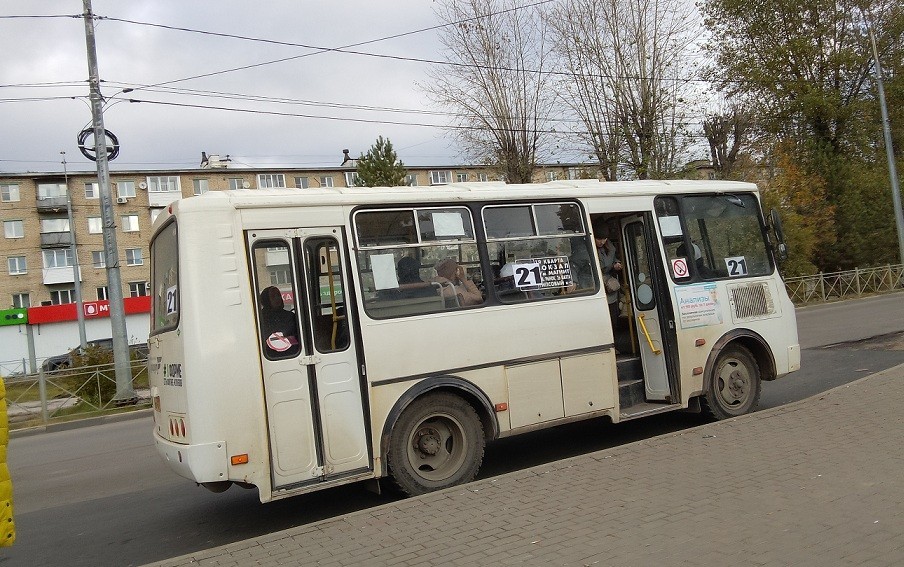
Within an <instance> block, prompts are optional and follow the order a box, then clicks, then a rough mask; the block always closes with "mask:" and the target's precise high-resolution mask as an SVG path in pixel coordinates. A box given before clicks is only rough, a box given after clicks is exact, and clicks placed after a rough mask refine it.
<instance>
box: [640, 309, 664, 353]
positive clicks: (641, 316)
mask: <svg viewBox="0 0 904 567" xmlns="http://www.w3.org/2000/svg"><path fill="white" fill-rule="evenodd" d="M643 318H644V314H643V313H641V314H640V317H638V318H637V320H638V321H640V328H641V329H642V330H643V335H644V336H645V337H646V338H647V343H649V345H650V350H652V351H653V354H659V353H660V352H662V350H660V349H658V348H656V347H654V346H653V339H651V338H650V332H649V331H647V325H646V323H644V322H643Z"/></svg>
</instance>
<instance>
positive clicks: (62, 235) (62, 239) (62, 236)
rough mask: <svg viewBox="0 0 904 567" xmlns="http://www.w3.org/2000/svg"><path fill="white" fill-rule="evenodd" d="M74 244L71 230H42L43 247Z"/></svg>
mask: <svg viewBox="0 0 904 567" xmlns="http://www.w3.org/2000/svg"><path fill="white" fill-rule="evenodd" d="M70 244H72V237H71V236H70V235H69V232H68V231H67V232H42V233H41V248H65V247H66V246H69V245H70Z"/></svg>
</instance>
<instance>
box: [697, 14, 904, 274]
mask: <svg viewBox="0 0 904 567" xmlns="http://www.w3.org/2000/svg"><path fill="white" fill-rule="evenodd" d="M703 10H704V21H705V24H706V26H707V28H708V29H709V32H710V37H711V40H710V43H709V48H710V50H711V52H712V53H713V55H714V56H715V61H716V68H715V77H716V80H717V81H718V83H719V84H720V86H721V88H722V90H723V92H725V93H726V94H727V95H728V96H739V97H742V98H743V99H744V100H748V101H753V103H754V104H753V107H752V111H753V112H754V115H755V117H756V121H757V124H758V126H759V128H761V129H762V132H763V133H764V134H765V136H766V138H765V139H768V140H770V141H771V143H773V144H779V145H780V152H779V153H780V154H781V155H782V156H783V158H790V160H791V161H784V162H783V163H784V164H785V166H786V167H789V166H791V164H793V167H794V168H795V169H798V168H799V169H800V171H799V172H797V173H796V175H797V176H798V177H800V178H802V179H803V178H805V179H810V180H815V179H819V180H822V182H821V183H816V184H803V185H800V186H799V187H798V189H795V191H798V192H799V191H812V192H814V195H812V196H810V197H808V198H807V199H804V201H806V202H809V203H810V205H811V207H812V208H810V209H808V210H807V214H808V215H812V214H814V213H819V214H820V215H823V214H825V213H826V212H827V211H831V214H832V216H831V218H829V219H825V221H826V226H829V227H831V229H832V230H833V231H834V238H831V239H828V238H820V239H817V243H818V245H815V246H812V247H807V248H808V249H809V254H810V256H809V258H808V260H809V262H811V263H812V264H814V265H815V266H817V267H818V268H819V269H821V270H823V271H830V270H836V269H843V268H847V267H854V266H866V265H870V264H876V263H884V262H889V261H894V260H895V259H896V258H895V256H896V254H893V253H892V254H891V255H887V254H888V251H889V250H890V249H889V247H888V246H886V244H885V241H886V239H887V235H888V234H889V229H890V230H891V231H893V230H894V217H893V215H892V214H891V208H890V205H889V206H886V205H887V204H888V203H889V201H890V198H891V197H890V193H889V192H888V189H885V190H884V191H883V182H882V180H881V178H880V176H879V175H878V172H879V171H880V170H882V169H884V162H885V158H884V147H883V144H882V142H881V132H882V125H881V121H880V119H879V114H878V112H879V111H878V103H877V100H876V89H875V79H874V75H873V72H874V69H873V60H872V53H871V50H870V45H869V36H868V29H869V28H870V27H872V29H873V30H874V32H875V34H876V38H877V42H878V44H879V46H880V47H879V50H880V58H881V59H882V61H883V63H884V64H885V65H886V67H887V69H886V84H887V85H889V86H888V87H887V90H888V91H890V92H891V93H892V95H891V96H889V107H890V108H896V105H897V106H900V105H901V104H902V103H904V100H902V99H901V96H902V89H901V86H900V84H901V82H902V81H904V79H902V71H904V68H902V64H901V60H902V55H904V8H902V5H901V3H900V0H859V1H858V0H838V1H832V2H830V1H828V0H803V1H801V0H795V1H791V0H767V1H765V2H750V1H749V0H746V1H745V0H704V2H703ZM901 116H902V113H901V112H897V117H898V118H899V119H900V118H901ZM893 120H894V118H893ZM901 131H902V130H901V129H900V127H899V128H898V129H896V132H898V136H899V141H900V132H901ZM761 151H762V153H764V154H768V153H770V148H761ZM780 178H781V177H779V179H780ZM884 183H885V186H886V187H887V186H888V177H887V174H886V175H885V181H884ZM794 186H795V185H794V184H793V183H792V184H791V185H789V186H787V187H786V189H787V188H788V187H794ZM817 189H818V190H819V191H821V193H822V194H821V196H820V195H819V192H818V191H817ZM883 192H884V194H885V195H886V196H887V200H886V201H881V200H882V199H883V196H882V195H883ZM817 197H818V198H817ZM820 199H822V200H821V201H820ZM792 219H793V220H792V222H789V223H788V224H789V225H793V223H794V222H796V221H797V220H798V219H797V218H796V217H792ZM799 220H800V221H801V222H804V223H805V224H804V225H803V226H801V227H793V226H789V227H788V228H789V231H792V232H793V231H794V230H797V228H799V229H800V230H801V231H802V232H803V233H807V232H808V231H809V230H811V229H812V228H813V227H812V226H806V222H807V221H806V219H805V216H801V217H800V219H799ZM877 239H878V240H877ZM868 243H872V245H870V244H868Z"/></svg>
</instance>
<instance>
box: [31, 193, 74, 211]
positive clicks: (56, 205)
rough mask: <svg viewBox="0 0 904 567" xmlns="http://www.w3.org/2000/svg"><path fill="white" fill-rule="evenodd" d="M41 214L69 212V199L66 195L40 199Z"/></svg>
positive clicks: (39, 208) (38, 200) (38, 202)
mask: <svg viewBox="0 0 904 567" xmlns="http://www.w3.org/2000/svg"><path fill="white" fill-rule="evenodd" d="M37 204H38V212H39V213H62V212H66V211H67V210H69V199H68V198H67V197H66V195H61V196H58V197H38V199H37Z"/></svg>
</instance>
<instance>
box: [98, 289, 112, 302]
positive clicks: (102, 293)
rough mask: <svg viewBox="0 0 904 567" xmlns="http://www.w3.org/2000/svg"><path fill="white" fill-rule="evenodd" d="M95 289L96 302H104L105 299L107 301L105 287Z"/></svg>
mask: <svg viewBox="0 0 904 567" xmlns="http://www.w3.org/2000/svg"><path fill="white" fill-rule="evenodd" d="M95 289H97V300H98V301H106V300H107V299H109V297H107V286H101V287H98V288H95Z"/></svg>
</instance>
